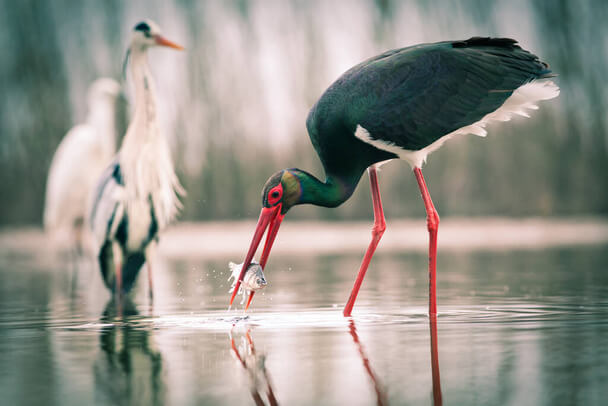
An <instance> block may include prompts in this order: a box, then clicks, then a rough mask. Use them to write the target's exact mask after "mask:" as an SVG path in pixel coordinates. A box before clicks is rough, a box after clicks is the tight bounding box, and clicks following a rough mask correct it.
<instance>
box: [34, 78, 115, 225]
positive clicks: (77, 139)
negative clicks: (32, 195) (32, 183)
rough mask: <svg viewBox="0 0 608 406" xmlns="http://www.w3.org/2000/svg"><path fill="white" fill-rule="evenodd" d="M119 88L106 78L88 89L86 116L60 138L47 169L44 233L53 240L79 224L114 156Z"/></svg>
mask: <svg viewBox="0 0 608 406" xmlns="http://www.w3.org/2000/svg"><path fill="white" fill-rule="evenodd" d="M119 94H120V85H119V84H118V83H117V82H116V81H114V80H112V79H108V78H101V79H98V80H96V81H95V82H94V83H93V84H92V85H91V87H90V89H89V95H88V108H89V110H88V115H87V118H86V120H85V122H84V123H83V124H80V125H77V126H75V127H73V128H72V129H71V130H70V131H69V132H68V133H67V134H66V136H65V137H64V138H63V140H62V141H61V143H60V144H59V147H58V148H57V151H56V152H55V155H54V156H53V160H52V162H51V166H50V169H49V174H48V179H47V185H46V201H45V207H44V226H45V229H46V230H47V231H48V232H49V233H50V234H51V235H53V236H54V237H60V236H62V235H66V234H68V233H71V232H72V231H73V228H74V227H78V226H79V225H80V224H82V222H83V220H84V217H85V215H86V210H87V202H88V199H89V197H90V193H91V192H92V191H93V189H94V186H95V182H96V180H97V178H98V177H99V176H100V174H101V173H102V172H103V170H104V168H105V167H106V166H107V165H108V163H109V162H110V161H111V160H112V157H113V155H114V153H115V152H116V125H115V117H116V99H117V97H118V95H119Z"/></svg>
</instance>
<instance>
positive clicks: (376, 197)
mask: <svg viewBox="0 0 608 406" xmlns="http://www.w3.org/2000/svg"><path fill="white" fill-rule="evenodd" d="M367 173H368V174H369V184H370V187H371V190H372V202H373V204H374V227H373V228H372V241H371V242H370V243H369V247H367V251H366V252H365V256H364V257H363V262H362V263H361V268H359V274H358V275H357V279H355V285H354V286H353V290H352V291H351V292H350V297H349V298H348V302H346V306H344V312H343V314H344V317H350V315H351V313H352V310H353V306H354V305H355V300H357V294H358V293H359V288H360V287H361V283H363V278H364V277H365V272H367V267H368V266H369V263H370V261H371V260H372V256H373V255H374V251H376V247H377V246H378V243H379V242H380V238H382V234H384V230H386V222H385V221H384V211H383V210H382V200H381V199H380V189H378V175H377V173H376V167H375V166H370V167H369V168H367Z"/></svg>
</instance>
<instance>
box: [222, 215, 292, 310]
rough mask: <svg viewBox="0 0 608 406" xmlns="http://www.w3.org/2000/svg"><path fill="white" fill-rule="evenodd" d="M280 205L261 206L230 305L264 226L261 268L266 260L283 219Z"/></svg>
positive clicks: (250, 295)
mask: <svg viewBox="0 0 608 406" xmlns="http://www.w3.org/2000/svg"><path fill="white" fill-rule="evenodd" d="M281 207H282V205H281V204H279V205H276V206H274V207H264V208H262V212H261V213H260V218H259V219H258V225H257V226H256V228H255V233H254V234H253V239H252V240H251V245H250V246H249V251H247V256H246V257H245V262H243V267H242V268H241V274H240V275H239V278H238V279H237V281H236V285H235V286H234V291H233V292H232V297H231V298H230V305H232V302H234V297H235V296H236V294H237V292H238V291H239V287H240V286H241V282H242V281H243V276H245V272H247V268H249V265H251V261H252V260H253V256H254V255H255V252H256V251H257V249H258V246H259V245H260V242H261V241H262V237H263V236H264V233H265V232H266V228H268V235H267V236H266V242H265V243H264V250H263V251H262V258H261V259H260V265H261V266H262V269H264V267H265V266H266V262H268V256H269V255H270V249H271V248H272V244H273V243H274V239H275V237H276V236H277V232H278V231H279V226H280V225H281V221H283V217H285V215H284V214H281ZM253 293H254V292H251V293H250V294H249V299H248V301H247V306H246V307H245V310H247V308H248V307H249V304H250V303H251V300H252V299H253Z"/></svg>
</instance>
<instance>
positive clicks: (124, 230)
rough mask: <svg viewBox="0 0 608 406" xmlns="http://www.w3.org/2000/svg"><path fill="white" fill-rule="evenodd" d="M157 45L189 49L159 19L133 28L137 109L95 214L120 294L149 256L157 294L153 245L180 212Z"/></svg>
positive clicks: (93, 222)
mask: <svg viewBox="0 0 608 406" xmlns="http://www.w3.org/2000/svg"><path fill="white" fill-rule="evenodd" d="M154 46H165V47H170V48H174V49H178V50H181V49H183V48H182V47H181V46H180V45H177V44H175V43H173V42H171V41H169V40H167V39H166V38H165V37H163V36H162V35H161V31H160V28H159V27H158V25H156V23H154V22H153V21H150V20H146V21H143V22H140V23H139V24H137V25H136V26H135V28H134V29H133V33H132V38H131V44H130V47H129V50H128V53H127V59H125V66H126V62H128V60H129V58H130V61H131V71H132V77H133V83H134V87H135V111H134V113H133V118H132V120H131V122H130V124H129V128H128V129H127V133H126V134H125V137H124V140H123V143H122V146H121V148H120V150H119V151H118V154H117V157H116V159H115V160H114V162H113V163H112V164H111V165H110V166H109V167H108V168H107V170H106V171H105V173H104V174H103V175H102V177H101V179H100V180H99V182H98V188H97V192H96V195H95V198H94V201H93V204H92V209H91V212H90V219H89V221H90V226H91V228H92V231H93V234H94V236H95V240H96V244H97V245H96V252H97V255H98V260H99V265H100V268H101V274H102V277H103V280H104V282H105V284H106V286H107V287H108V288H109V289H111V290H112V291H114V292H116V293H117V294H118V295H119V297H120V295H121V294H122V293H123V292H128V291H129V290H130V289H131V287H132V286H133V284H134V282H135V279H136V277H137V274H138V273H139V270H140V268H141V267H142V265H143V264H144V262H146V261H148V282H149V288H150V289H149V293H150V296H152V268H151V265H150V261H149V259H150V256H151V251H152V250H153V247H154V246H155V243H156V241H157V239H158V233H159V231H161V230H163V228H165V226H166V225H167V224H168V223H169V222H170V221H171V220H172V219H173V218H174V217H175V215H176V214H177V211H178V210H179V208H180V202H179V198H178V195H179V194H183V189H182V187H181V185H180V183H179V180H178V178H177V176H176V174H175V170H174V168H173V162H172V160H171V154H170V150H169V145H168V144H167V140H166V138H165V137H164V134H162V132H161V131H160V125H159V123H158V116H157V111H156V88H155V85H154V80H153V78H152V74H151V72H150V67H149V65H148V49H149V48H150V47H154Z"/></svg>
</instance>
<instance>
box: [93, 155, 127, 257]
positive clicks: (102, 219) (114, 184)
mask: <svg viewBox="0 0 608 406" xmlns="http://www.w3.org/2000/svg"><path fill="white" fill-rule="evenodd" d="M123 193H124V184H123V180H122V175H121V172H120V164H119V163H118V161H114V162H113V163H112V164H110V166H109V167H108V168H107V169H106V170H105V171H104V173H103V174H102V176H101V178H100V179H99V182H98V184H97V188H96V190H95V195H94V198H93V202H92V205H91V211H90V215H89V225H90V227H91V231H92V232H93V235H94V237H95V240H96V250H97V254H99V252H100V251H101V249H102V247H103V246H104V244H105V242H106V241H108V240H111V239H112V237H113V236H112V234H113V233H115V232H116V228H117V226H118V224H120V221H121V220H122V216H123V213H124V204H123V203H122V198H121V197H122V195H123Z"/></svg>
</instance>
